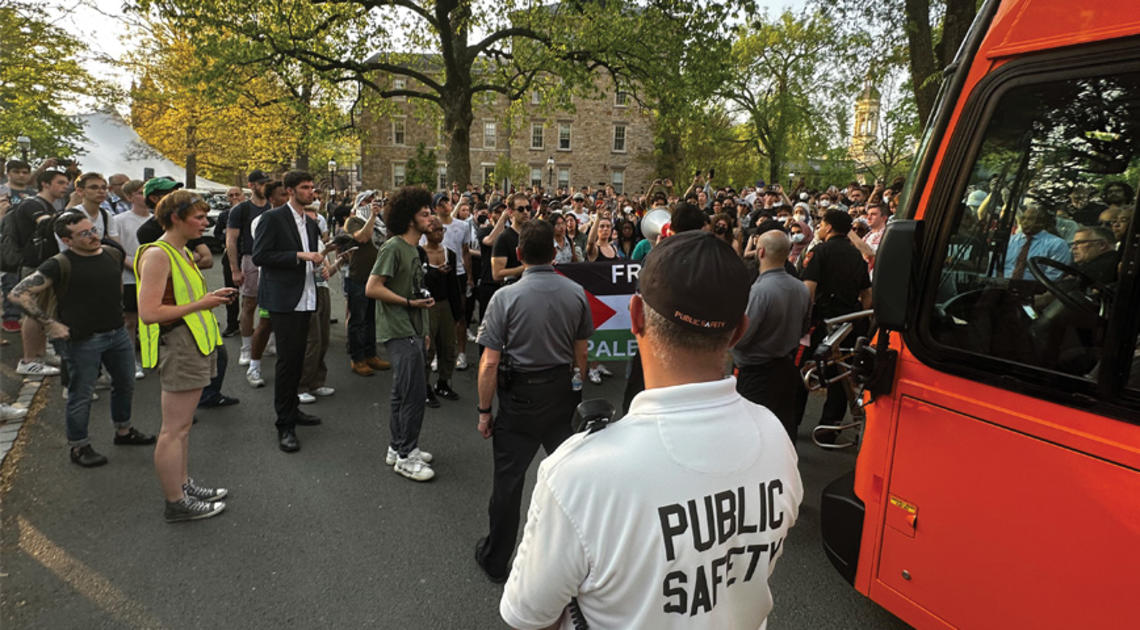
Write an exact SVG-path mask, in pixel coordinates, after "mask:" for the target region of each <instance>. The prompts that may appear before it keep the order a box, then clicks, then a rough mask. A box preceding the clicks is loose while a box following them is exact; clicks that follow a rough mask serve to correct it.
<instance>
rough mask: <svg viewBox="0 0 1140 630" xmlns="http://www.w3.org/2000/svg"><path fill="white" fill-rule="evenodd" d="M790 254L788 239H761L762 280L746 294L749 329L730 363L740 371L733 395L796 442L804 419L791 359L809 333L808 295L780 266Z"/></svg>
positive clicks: (776, 235) (773, 234) (780, 235)
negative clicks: (769, 416) (766, 414)
mask: <svg viewBox="0 0 1140 630" xmlns="http://www.w3.org/2000/svg"><path fill="white" fill-rule="evenodd" d="M791 250H792V239H791V238H789V237H788V235H787V234H785V233H784V232H783V230H769V231H767V232H764V233H763V234H761V235H760V238H759V242H758V243H757V252H756V258H757V259H758V260H759V261H760V275H759V276H758V277H757V278H756V281H755V282H753V283H752V288H751V289H750V290H749V292H748V307H747V308H746V309H745V314H746V315H747V316H748V327H747V328H746V329H745V331H744V336H742V337H741V338H740V341H738V342H737V344H736V346H734V347H733V349H732V359H733V361H734V362H735V363H736V366H737V367H738V368H739V369H740V374H739V376H737V378H736V391H737V392H738V393H740V395H741V396H743V397H745V398H747V399H748V400H750V401H752V402H754V403H756V404H758V405H763V406H764V407H767V408H768V410H769V411H771V412H772V413H773V414H775V416H776V417H777V418H779V419H780V424H782V425H784V429H786V430H787V432H788V437H790V438H791V439H792V441H793V442H795V440H796V432H797V430H798V428H799V422H800V418H801V417H802V414H801V413H800V412H799V409H798V405H797V404H796V401H797V400H799V398H800V391H801V390H802V389H803V387H804V384H803V381H801V380H800V372H799V370H798V369H796V364H795V360H794V359H793V355H794V353H795V351H796V348H797V347H798V346H799V343H800V338H801V337H803V336H804V334H805V333H806V332H807V330H808V326H809V321H810V320H809V317H808V315H809V312H810V307H811V294H810V292H809V291H808V288H807V286H806V285H805V284H804V283H803V282H800V281H799V280H798V279H796V278H795V277H794V276H792V275H791V274H789V273H788V272H787V269H786V268H785V266H784V263H785V262H787V260H788V254H789V253H790V252H791Z"/></svg>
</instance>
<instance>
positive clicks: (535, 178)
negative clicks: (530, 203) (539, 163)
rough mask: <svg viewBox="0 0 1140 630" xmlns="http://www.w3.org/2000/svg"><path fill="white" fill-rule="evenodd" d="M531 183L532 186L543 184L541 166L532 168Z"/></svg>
mask: <svg viewBox="0 0 1140 630" xmlns="http://www.w3.org/2000/svg"><path fill="white" fill-rule="evenodd" d="M530 185H531V186H541V185H542V169H541V168H538V167H534V168H531V169H530Z"/></svg>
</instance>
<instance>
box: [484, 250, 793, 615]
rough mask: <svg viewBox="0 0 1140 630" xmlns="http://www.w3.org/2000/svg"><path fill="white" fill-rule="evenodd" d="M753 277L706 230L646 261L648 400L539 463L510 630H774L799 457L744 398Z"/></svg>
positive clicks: (640, 335)
mask: <svg viewBox="0 0 1140 630" xmlns="http://www.w3.org/2000/svg"><path fill="white" fill-rule="evenodd" d="M747 297H748V270H747V269H746V268H745V267H744V264H743V263H742V262H741V260H740V257H739V256H737V254H736V253H735V252H734V251H733V250H732V247H731V246H730V245H728V244H727V243H725V242H724V241H723V240H721V239H718V238H716V237H715V236H714V235H712V234H709V233H707V232H701V231H694V232H687V233H684V234H678V235H676V236H671V237H669V238H667V239H665V240H664V241H662V242H661V243H660V244H658V245H657V246H656V247H654V248H653V251H652V252H650V253H649V256H648V257H647V258H646V260H645V267H643V268H642V270H641V274H640V293H639V294H637V295H635V296H634V297H633V298H631V300H630V322H631V328H632V330H633V334H634V336H636V337H637V342H638V345H639V346H640V347H641V348H642V350H643V351H642V353H641V361H642V363H643V364H644V367H645V387H646V389H645V391H643V392H641V393H640V394H638V395H637V396H636V397H635V398H634V399H633V405H632V406H631V407H630V409H629V414H628V415H626V416H625V417H624V418H622V419H621V420H620V421H619V422H616V423H612V424H609V425H608V426H606V427H605V428H604V429H602V430H598V431H594V432H592V433H579V434H577V435H574V436H573V437H571V438H570V439H568V440H566V442H565V443H564V444H563V445H562V447H561V448H559V449H558V450H557V451H556V452H555V453H554V454H553V455H551V456H550V457H548V458H546V460H545V461H544V462H543V463H542V465H541V466H539V469H538V481H537V483H536V485H535V488H534V495H533V496H532V498H531V503H530V513H529V514H528V516H527V523H526V531H525V533H524V534H523V540H522V543H521V544H520V545H519V550H518V554H517V555H516V556H515V561H514V568H513V569H512V570H511V574H510V581H509V582H508V583H507V586H506V589H505V590H504V592H503V597H502V601H501V602H500V604H499V613H500V615H502V617H503V619H504V620H505V621H506V622H507V624H508V625H509V626H510V627H512V628H520V629H532V630H533V629H537V628H549V627H554V624H556V623H558V622H559V621H561V622H562V626H561V627H563V628H569V627H590V628H654V629H655V630H661V629H665V630H668V629H670V628H678V629H681V628H684V629H686V630H688V629H691V628H727V629H737V628H739V629H744V628H747V629H749V630H755V629H756V628H763V627H764V626H765V620H766V619H767V616H768V613H769V612H770V611H771V610H772V596H771V593H770V592H769V590H768V577H769V575H770V574H771V572H772V571H773V569H774V568H775V566H776V559H777V558H779V556H780V555H781V553H782V552H783V549H784V541H785V540H786V536H787V534H788V531H789V529H790V528H791V527H792V525H793V524H794V523H795V521H796V517H797V514H798V510H799V504H800V500H801V499H802V497H803V486H802V484H801V482H800V476H799V473H798V472H797V470H796V452H795V449H794V448H793V447H792V443H791V441H789V440H788V435H787V433H786V432H785V431H784V428H783V427H782V426H781V425H780V422H779V420H777V419H776V417H775V416H774V415H772V413H771V412H769V411H768V410H767V409H765V408H763V407H761V406H759V405H756V404H753V403H751V402H748V401H747V400H745V399H744V398H743V397H741V396H740V394H738V393H737V392H736V383H735V379H733V378H731V377H728V378H726V377H725V374H724V365H725V361H724V359H725V353H726V352H727V351H728V349H729V347H731V346H732V345H733V343H734V342H736V341H737V340H738V339H739V338H740V336H741V334H743V332H744V329H745V327H746V326H747V318H746V317H745V315H744V312H745V304H746V301H747Z"/></svg>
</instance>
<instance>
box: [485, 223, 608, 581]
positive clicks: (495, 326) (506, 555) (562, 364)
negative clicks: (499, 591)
mask: <svg viewBox="0 0 1140 630" xmlns="http://www.w3.org/2000/svg"><path fill="white" fill-rule="evenodd" d="M517 254H518V257H519V260H521V261H522V264H523V266H524V267H525V270H524V271H523V273H522V277H521V279H520V280H519V281H518V282H515V283H513V284H509V285H507V286H504V287H503V288H501V289H499V290H498V291H496V292H495V294H494V296H493V297H492V298H491V302H490V304H488V306H487V313H486V315H485V316H484V317H483V322H482V323H481V324H480V325H479V336H478V342H479V344H480V345H482V346H484V351H483V356H482V358H481V359H480V362H479V403H478V407H479V425H478V430H479V433H480V434H482V435H483V437H484V438H492V441H491V444H492V450H493V452H494V456H495V477H494V484H493V489H492V491H491V503H490V506H489V507H488V510H487V511H488V514H489V516H490V531H489V533H488V534H487V536H486V537H484V538H482V539H481V540H480V541H479V543H478V545H477V546H476V548H475V560H476V562H478V563H479V566H480V567H481V568H482V569H483V571H484V572H485V573H486V574H487V577H488V578H490V579H491V580H492V581H494V582H498V583H501V582H504V581H506V578H507V572H508V570H509V564H508V563H509V562H510V559H511V553H512V552H513V551H514V547H515V541H516V540H517V537H518V527H519V508H520V504H521V503H522V491H523V482H524V480H525V478H526V471H527V468H529V467H530V462H531V460H532V459H534V454H535V453H536V452H537V451H538V447H539V445H542V447H543V448H544V449H546V453H547V454H548V455H549V454H550V453H553V452H554V449H556V448H558V445H559V444H561V443H562V441H563V440H565V439H566V438H567V437H569V436H570V434H571V429H570V421H571V418H572V416H573V415H574V410H575V408H576V407H577V405H578V403H579V402H580V401H581V398H582V393H581V390H580V389H576V388H575V387H574V385H572V383H571V381H572V379H573V369H572V367H573V366H577V367H578V369H579V371H580V373H583V374H584V373H585V372H586V346H587V341H588V340H589V338H590V335H591V334H593V332H594V325H593V319H592V317H591V315H590V306H589V303H588V302H587V301H586V292H585V291H584V290H583V289H582V287H581V286H579V285H578V284H576V283H574V282H573V281H572V280H570V279H568V278H566V277H564V276H561V275H558V274H557V273H555V272H554V267H553V265H552V263H553V261H554V227H553V226H552V225H551V224H550V223H549V222H548V221H542V220H535V221H528V222H526V224H525V225H523V226H522V230H521V233H520V235H519V245H518V251H517ZM496 390H497V391H498V394H499V413H498V415H497V416H495V417H494V419H493V420H492V415H491V402H492V399H493V398H494V395H495V392H496Z"/></svg>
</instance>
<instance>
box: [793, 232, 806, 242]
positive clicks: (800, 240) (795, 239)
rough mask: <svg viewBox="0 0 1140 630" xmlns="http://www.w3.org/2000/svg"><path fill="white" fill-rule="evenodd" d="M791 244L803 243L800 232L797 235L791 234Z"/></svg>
mask: <svg viewBox="0 0 1140 630" xmlns="http://www.w3.org/2000/svg"><path fill="white" fill-rule="evenodd" d="M792 242H793V243H802V242H804V235H803V232H800V233H797V234H793V235H792Z"/></svg>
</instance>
